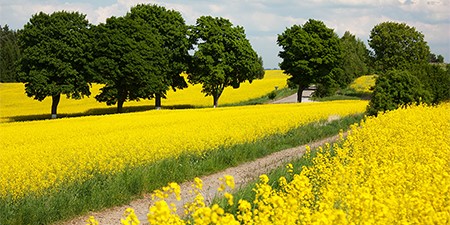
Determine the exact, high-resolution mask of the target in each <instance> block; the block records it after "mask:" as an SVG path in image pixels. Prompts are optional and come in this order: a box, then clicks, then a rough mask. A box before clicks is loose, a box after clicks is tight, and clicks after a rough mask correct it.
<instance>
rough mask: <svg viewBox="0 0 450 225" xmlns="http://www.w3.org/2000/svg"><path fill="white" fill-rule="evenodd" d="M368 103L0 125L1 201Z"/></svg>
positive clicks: (282, 129)
mask: <svg viewBox="0 0 450 225" xmlns="http://www.w3.org/2000/svg"><path fill="white" fill-rule="evenodd" d="M366 105H367V101H336V102H327V103H302V104H286V105H259V106H245V107H224V108H218V109H212V108H207V109H190V110H159V111H155V110H152V111H147V112H140V113H131V114H115V115H104V116H89V117H79V118H65V119H60V120H45V121H32V122H15V123H2V124H0V130H1V131H0V132H1V137H2V138H1V139H0V146H2V148H1V149H0V197H7V196H10V197H13V198H20V197H22V196H25V195H27V194H30V193H33V194H39V193H41V192H42V191H44V190H46V189H48V188H54V187H58V186H60V185H63V184H68V183H72V182H75V181H83V180H87V179H89V178H90V177H92V176H94V175H95V174H98V173H100V174H114V173H116V172H119V171H122V170H123V169H124V168H126V167H130V166H139V165H144V164H149V163H153V162H155V161H157V160H160V159H164V158H170V157H177V156H178V155H179V154H182V153H192V154H203V153H204V152H206V151H209V150H212V149H216V148H218V147H220V146H230V145H234V144H238V143H243V142H252V141H255V140H257V139H261V138H263V137H265V136H267V135H271V134H275V133H284V132H287V131H288V130H289V129H292V128H294V127H298V126H300V125H302V124H306V123H310V122H313V121H318V120H321V119H327V118H328V117H329V116H330V115H339V116H346V115H349V114H356V113H361V112H363V111H364V110H365V107H366Z"/></svg>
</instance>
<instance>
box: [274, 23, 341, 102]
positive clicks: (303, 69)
mask: <svg viewBox="0 0 450 225" xmlns="http://www.w3.org/2000/svg"><path fill="white" fill-rule="evenodd" d="M277 43H278V45H279V46H281V47H282V48H283V50H282V51H280V53H279V56H280V57H281V58H282V62H281V63H280V68H281V69H282V70H284V72H285V73H286V74H288V75H289V76H291V77H290V78H289V79H288V81H289V82H291V83H294V84H296V85H298V92H297V101H298V102H301V101H302V93H303V90H305V89H306V88H308V87H309V85H310V84H313V83H317V84H321V83H322V85H324V86H328V85H333V84H334V83H335V80H334V79H335V78H334V76H335V74H339V73H340V72H335V73H331V72H332V70H333V69H334V68H336V67H337V66H338V62H339V59H340V57H341V46H340V40H339V37H338V36H337V34H336V33H334V31H333V29H330V28H328V27H327V26H326V25H325V24H324V23H323V22H322V21H318V20H313V19H310V20H308V21H307V22H306V23H305V24H304V25H303V26H299V25H293V26H292V27H290V28H287V29H286V30H285V31H284V32H283V33H282V34H280V35H278V40H277Z"/></svg>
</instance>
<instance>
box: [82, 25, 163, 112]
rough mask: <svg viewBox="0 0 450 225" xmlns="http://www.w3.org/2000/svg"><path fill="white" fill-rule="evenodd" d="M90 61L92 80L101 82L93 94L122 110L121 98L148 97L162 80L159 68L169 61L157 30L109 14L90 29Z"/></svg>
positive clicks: (157, 89)
mask: <svg viewBox="0 0 450 225" xmlns="http://www.w3.org/2000/svg"><path fill="white" fill-rule="evenodd" d="M93 42H94V43H93V46H94V50H95V51H94V60H93V61H92V63H91V68H92V70H93V72H94V74H95V75H94V77H95V80H96V82H99V83H102V84H105V86H104V87H102V88H101V89H100V91H101V92H100V93H99V94H98V95H97V96H95V98H96V99H97V100H98V101H99V102H106V104H107V105H115V104H116V103H117V112H119V113H120V112H122V109H123V104H124V102H125V101H134V100H136V101H139V100H140V99H141V98H142V99H150V98H152V96H154V95H155V93H157V92H158V91H160V90H161V87H164V85H165V81H164V79H165V78H164V76H162V69H160V68H164V66H162V65H167V64H168V63H169V62H168V61H169V59H168V58H165V57H164V55H163V54H162V53H163V50H162V40H161V38H160V36H158V35H157V30H156V29H155V28H151V27H149V26H146V25H145V24H143V23H139V22H137V21H136V20H133V19H130V18H129V17H111V18H108V19H107V20H106V23H105V24H100V25H98V26H96V27H94V28H93Z"/></svg>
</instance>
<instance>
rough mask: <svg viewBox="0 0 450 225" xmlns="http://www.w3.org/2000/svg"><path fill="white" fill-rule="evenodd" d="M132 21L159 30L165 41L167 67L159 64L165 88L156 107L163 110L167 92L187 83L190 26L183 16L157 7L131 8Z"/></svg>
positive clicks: (157, 32)
mask: <svg viewBox="0 0 450 225" xmlns="http://www.w3.org/2000/svg"><path fill="white" fill-rule="evenodd" d="M127 17H130V18H131V19H132V20H135V21H136V22H138V23H141V24H142V25H143V26H148V27H150V29H153V28H154V29H155V30H156V35H158V36H159V39H161V41H162V42H161V44H162V46H161V50H162V53H161V54H162V55H163V57H164V58H165V59H166V60H164V61H163V62H165V64H162V63H160V64H159V66H160V67H159V70H160V73H158V75H160V76H161V77H160V79H162V81H163V82H162V83H161V86H159V87H158V90H156V91H155V94H154V96H151V97H154V98H155V107H156V108H157V109H159V108H160V107H161V97H162V98H166V92H167V91H168V90H169V89H170V88H172V89H173V90H174V91H176V89H177V88H178V89H183V88H186V87H187V83H186V81H185V79H184V77H183V76H182V75H181V73H182V72H184V71H186V70H187V64H188V61H189V53H188V51H189V50H190V49H191V48H192V44H191V43H190V42H189V40H188V38H187V34H188V26H186V24H185V22H184V19H183V17H182V16H181V14H180V13H179V12H177V11H174V10H167V9H165V8H164V7H162V6H157V5H144V4H141V5H137V6H135V7H133V8H131V11H130V12H129V13H128V14H127Z"/></svg>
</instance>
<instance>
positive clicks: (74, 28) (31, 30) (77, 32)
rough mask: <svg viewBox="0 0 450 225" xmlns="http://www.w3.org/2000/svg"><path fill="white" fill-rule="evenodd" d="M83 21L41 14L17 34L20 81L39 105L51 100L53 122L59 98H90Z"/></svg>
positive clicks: (73, 15)
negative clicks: (20, 53) (20, 51)
mask: <svg viewBox="0 0 450 225" xmlns="http://www.w3.org/2000/svg"><path fill="white" fill-rule="evenodd" d="M85 17H86V15H83V14H80V13H78V12H65V11H61V12H54V13H52V14H50V15H48V14H45V13H43V12H41V13H39V14H35V15H33V16H32V17H31V19H30V21H29V22H28V23H27V24H26V25H25V26H24V28H23V30H22V31H21V33H20V34H19V45H20V47H21V49H22V51H23V53H22V58H21V59H20V65H19V71H20V72H19V81H21V82H23V83H25V92H26V94H27V95H28V97H33V98H34V99H36V100H39V101H42V100H44V99H45V98H46V97H47V96H51V97H52V108H51V113H52V118H56V114H57V107H58V104H59V100H60V97H61V94H65V95H67V97H68V98H74V99H79V98H81V97H83V96H84V95H87V96H89V95H90V90H89V87H90V85H89V84H90V83H89V82H90V81H91V79H90V77H89V76H88V73H87V67H86V65H87V64H88V63H87V61H88V58H89V57H88V55H89V51H87V49H88V45H87V43H88V28H89V22H88V21H87V20H86V19H85Z"/></svg>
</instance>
